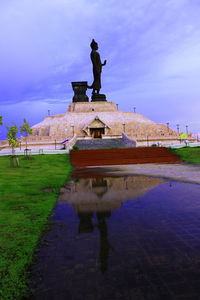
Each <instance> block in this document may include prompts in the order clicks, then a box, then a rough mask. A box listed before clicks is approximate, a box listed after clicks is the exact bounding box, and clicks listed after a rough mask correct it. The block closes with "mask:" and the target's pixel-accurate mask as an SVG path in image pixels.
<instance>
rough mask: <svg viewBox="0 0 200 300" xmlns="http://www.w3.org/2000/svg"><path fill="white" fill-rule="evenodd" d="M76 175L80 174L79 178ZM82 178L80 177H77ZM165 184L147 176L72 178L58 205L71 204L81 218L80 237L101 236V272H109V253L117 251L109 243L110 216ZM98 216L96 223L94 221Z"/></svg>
mask: <svg viewBox="0 0 200 300" xmlns="http://www.w3.org/2000/svg"><path fill="white" fill-rule="evenodd" d="M76 175H77V174H76ZM77 177H80V176H77ZM162 183H165V181H164V180H162V179H160V178H153V177H146V176H126V177H115V178H112V177H101V176H98V177H96V178H78V179H77V178H76V177H75V178H73V180H70V181H68V183H67V184H66V186H64V187H62V188H61V191H60V196H59V199H58V201H59V203H69V204H70V205H71V206H72V208H73V210H74V211H75V212H76V213H77V215H78V218H79V226H78V232H79V233H89V232H93V231H94V228H98V230H99V233H100V250H99V258H100V264H101V266H100V269H101V272H102V273H104V272H105V271H106V270H107V265H108V258H109V255H110V250H112V251H114V247H113V246H112V245H111V244H110V242H109V237H108V228H107V223H106V219H109V218H110V217H111V212H112V211H113V210H117V209H119V208H120V207H121V205H122V203H123V202H125V201H127V200H133V199H136V198H138V200H139V197H142V196H144V195H145V194H146V193H147V192H149V191H150V190H151V189H153V188H155V187H156V186H158V185H160V184H162ZM95 214H96V222H97V223H95V222H94V221H93V219H94V217H95Z"/></svg>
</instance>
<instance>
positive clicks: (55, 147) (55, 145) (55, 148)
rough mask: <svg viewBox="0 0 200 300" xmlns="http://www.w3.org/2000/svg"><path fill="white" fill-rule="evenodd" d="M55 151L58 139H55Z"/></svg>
mask: <svg viewBox="0 0 200 300" xmlns="http://www.w3.org/2000/svg"><path fill="white" fill-rule="evenodd" d="M55 150H56V139H55Z"/></svg>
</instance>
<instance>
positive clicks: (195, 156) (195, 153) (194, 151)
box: [170, 147, 200, 163]
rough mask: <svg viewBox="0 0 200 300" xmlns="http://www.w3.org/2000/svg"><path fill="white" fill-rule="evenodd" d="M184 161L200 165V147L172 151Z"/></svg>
mask: <svg viewBox="0 0 200 300" xmlns="http://www.w3.org/2000/svg"><path fill="white" fill-rule="evenodd" d="M170 150H171V151H172V152H174V153H175V154H176V155H178V156H179V157H180V158H181V159H182V160H183V161H187V162H194V163H200V147H183V148H180V149H170Z"/></svg>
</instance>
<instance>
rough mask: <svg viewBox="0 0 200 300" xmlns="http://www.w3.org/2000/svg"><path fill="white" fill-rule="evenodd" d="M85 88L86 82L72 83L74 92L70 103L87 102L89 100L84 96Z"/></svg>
mask: <svg viewBox="0 0 200 300" xmlns="http://www.w3.org/2000/svg"><path fill="white" fill-rule="evenodd" d="M87 86H88V84H87V81H78V82H72V88H73V91H74V97H73V99H72V102H89V98H88V96H87V95H86V90H87Z"/></svg>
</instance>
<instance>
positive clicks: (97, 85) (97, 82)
mask: <svg viewBox="0 0 200 300" xmlns="http://www.w3.org/2000/svg"><path fill="white" fill-rule="evenodd" d="M90 47H91V48H92V51H91V53H90V58H91V61H92V65H93V77H94V81H93V83H92V85H91V86H88V88H89V89H93V91H92V94H93V96H95V95H97V96H98V101H99V100H100V99H99V97H103V96H104V97H103V98H102V100H103V101H106V100H105V95H102V94H99V91H100V89H101V72H102V66H105V65H106V60H104V63H103V64H102V63H101V59H100V55H99V53H98V52H97V50H98V44H97V43H96V42H95V40H94V39H93V40H92V42H91V44H90ZM95 91H96V92H97V93H95ZM96 100H97V99H96ZM93 101H95V97H93Z"/></svg>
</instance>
